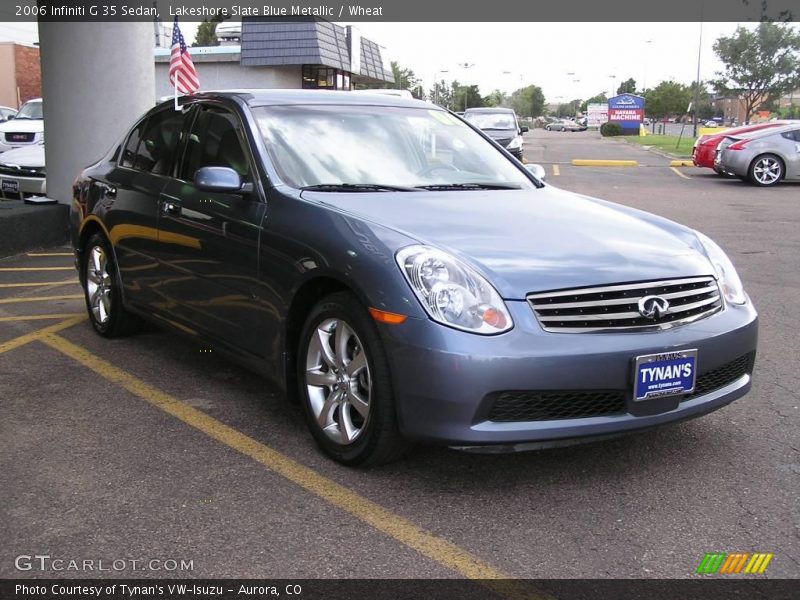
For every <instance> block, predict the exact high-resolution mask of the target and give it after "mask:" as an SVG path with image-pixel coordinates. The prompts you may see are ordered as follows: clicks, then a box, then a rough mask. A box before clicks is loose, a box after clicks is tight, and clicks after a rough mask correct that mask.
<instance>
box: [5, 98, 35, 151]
mask: <svg viewBox="0 0 800 600" xmlns="http://www.w3.org/2000/svg"><path fill="white" fill-rule="evenodd" d="M43 141H44V116H43V113H42V99H41V98H36V99H34V100H28V101H27V102H26V103H25V104H23V105H22V108H20V109H19V112H18V113H17V114H16V115H15V116H14V118H13V119H11V120H10V121H6V122H5V123H1V124H0V152H5V151H6V150H11V149H12V148H19V147H21V146H31V145H33V144H41V143H42V142H43Z"/></svg>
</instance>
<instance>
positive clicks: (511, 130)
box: [464, 108, 528, 160]
mask: <svg viewBox="0 0 800 600" xmlns="http://www.w3.org/2000/svg"><path fill="white" fill-rule="evenodd" d="M464 118H465V119H466V120H467V122H469V123H471V124H472V125H474V126H475V127H477V128H478V129H480V130H481V131H483V132H484V133H485V134H486V135H488V136H489V137H490V138H492V139H493V140H494V141H495V142H497V143H498V144H500V145H501V146H502V147H503V148H505V149H506V150H508V151H509V152H511V154H513V155H514V156H515V157H517V158H518V159H520V160H522V134H523V133H525V132H526V131H528V128H527V126H525V125H523V126H520V124H519V122H518V121H517V115H516V113H515V112H514V111H513V110H512V109H510V108H468V109H467V110H466V111H464Z"/></svg>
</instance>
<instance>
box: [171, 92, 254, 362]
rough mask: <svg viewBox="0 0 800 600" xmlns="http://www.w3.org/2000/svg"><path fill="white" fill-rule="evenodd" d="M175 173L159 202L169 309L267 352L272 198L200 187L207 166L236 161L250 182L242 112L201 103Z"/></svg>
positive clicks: (197, 326) (223, 341)
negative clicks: (264, 278)
mask: <svg viewBox="0 0 800 600" xmlns="http://www.w3.org/2000/svg"><path fill="white" fill-rule="evenodd" d="M194 111H195V113H196V114H195V115H194V122H193V124H192V127H191V130H190V132H189V135H188V136H187V140H186V147H185V151H184V154H183V160H182V163H181V165H180V166H179V168H178V172H177V175H178V176H177V178H176V179H173V180H172V181H171V182H170V183H169V185H167V187H166V188H165V189H164V190H163V191H162V193H161V196H160V200H159V220H158V242H159V243H158V246H159V260H160V261H161V263H162V273H163V274H164V275H165V279H164V280H163V281H162V293H163V294H164V295H165V297H166V298H168V299H169V304H170V307H171V313H170V314H171V315H172V316H174V317H175V318H176V319H177V321H178V322H179V323H180V324H182V325H183V326H184V328H188V330H189V331H190V332H191V331H196V332H199V333H201V334H202V335H204V336H209V337H211V338H213V340H214V341H215V342H216V343H219V344H220V345H223V346H226V347H229V349H231V350H234V351H238V352H241V351H245V352H246V353H247V354H250V355H255V356H258V357H261V356H263V354H264V348H265V341H264V330H265V326H264V324H265V322H266V321H267V319H264V318H263V315H262V313H263V311H264V310H266V309H265V308H264V307H263V306H262V305H261V304H260V303H259V302H258V296H257V294H258V287H259V282H258V244H259V239H260V236H261V228H262V223H263V221H264V215H265V213H266V204H265V203H264V202H263V201H262V200H261V198H260V197H259V195H258V193H257V192H250V193H217V192H207V191H201V190H199V189H197V188H196V187H195V185H194V183H193V179H194V174H195V172H196V171H197V170H198V169H199V168H201V167H208V166H220V167H230V168H232V169H234V170H235V171H237V172H238V173H239V175H240V176H241V177H242V181H243V182H245V183H252V182H253V181H254V178H255V176H256V175H255V173H256V171H255V169H254V165H253V161H252V159H251V156H250V153H249V152H248V151H247V147H246V146H245V139H246V138H245V137H244V135H243V132H242V127H241V122H240V120H239V118H238V117H237V116H236V115H235V114H234V113H233V112H231V111H229V110H228V109H226V108H224V107H221V106H217V105H202V104H201V105H198V106H196V107H195V109H194Z"/></svg>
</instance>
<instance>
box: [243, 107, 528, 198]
mask: <svg viewBox="0 0 800 600" xmlns="http://www.w3.org/2000/svg"><path fill="white" fill-rule="evenodd" d="M254 114H255V116H256V119H257V122H258V127H259V129H260V131H261V135H262V136H263V138H264V141H265V143H266V147H267V150H268V152H269V155H270V158H271V160H272V162H273V164H274V165H275V168H276V169H277V171H278V175H279V176H280V178H281V179H282V180H283V181H285V182H286V183H287V184H288V185H291V186H292V187H296V188H306V187H312V186H313V187H316V188H318V189H320V191H336V189H337V186H338V188H340V189H345V190H347V191H389V190H390V189H392V188H395V189H398V188H402V189H405V190H409V191H417V188H423V189H424V188H430V189H435V190H442V189H464V190H471V189H482V188H484V187H491V188H492V189H506V188H512V189H520V188H532V187H534V184H533V183H532V182H531V180H530V179H529V178H528V177H526V175H525V174H524V173H523V172H522V171H521V170H520V169H519V168H518V167H517V166H516V165H515V164H514V163H513V162H512V159H510V158H507V157H506V156H504V155H503V154H502V153H501V152H500V151H499V150H498V149H497V148H495V147H494V146H493V145H492V144H491V143H490V142H488V141H486V140H485V139H483V138H482V137H481V136H480V135H479V134H478V133H476V132H475V131H474V130H473V129H471V128H470V127H468V126H467V125H465V124H464V123H463V122H462V121H460V120H459V119H457V118H455V117H453V116H452V115H450V114H449V113H447V112H444V111H442V110H437V109H433V108H430V109H428V108H406V107H386V106H368V105H365V106H362V105H337V106H330V105H293V106H263V107H258V108H255V109H254ZM344 186H348V187H344Z"/></svg>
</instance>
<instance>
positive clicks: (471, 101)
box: [450, 81, 484, 111]
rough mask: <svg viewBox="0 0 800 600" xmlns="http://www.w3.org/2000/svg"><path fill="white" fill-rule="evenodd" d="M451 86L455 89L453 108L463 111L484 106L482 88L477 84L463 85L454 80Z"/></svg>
mask: <svg viewBox="0 0 800 600" xmlns="http://www.w3.org/2000/svg"><path fill="white" fill-rule="evenodd" d="M450 87H451V88H452V90H453V110H455V111H463V110H466V109H467V108H480V107H481V106H484V101H483V97H482V96H481V90H480V88H479V87H478V86H477V85H461V84H460V83H458V81H454V82H453V83H451V84H450Z"/></svg>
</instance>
